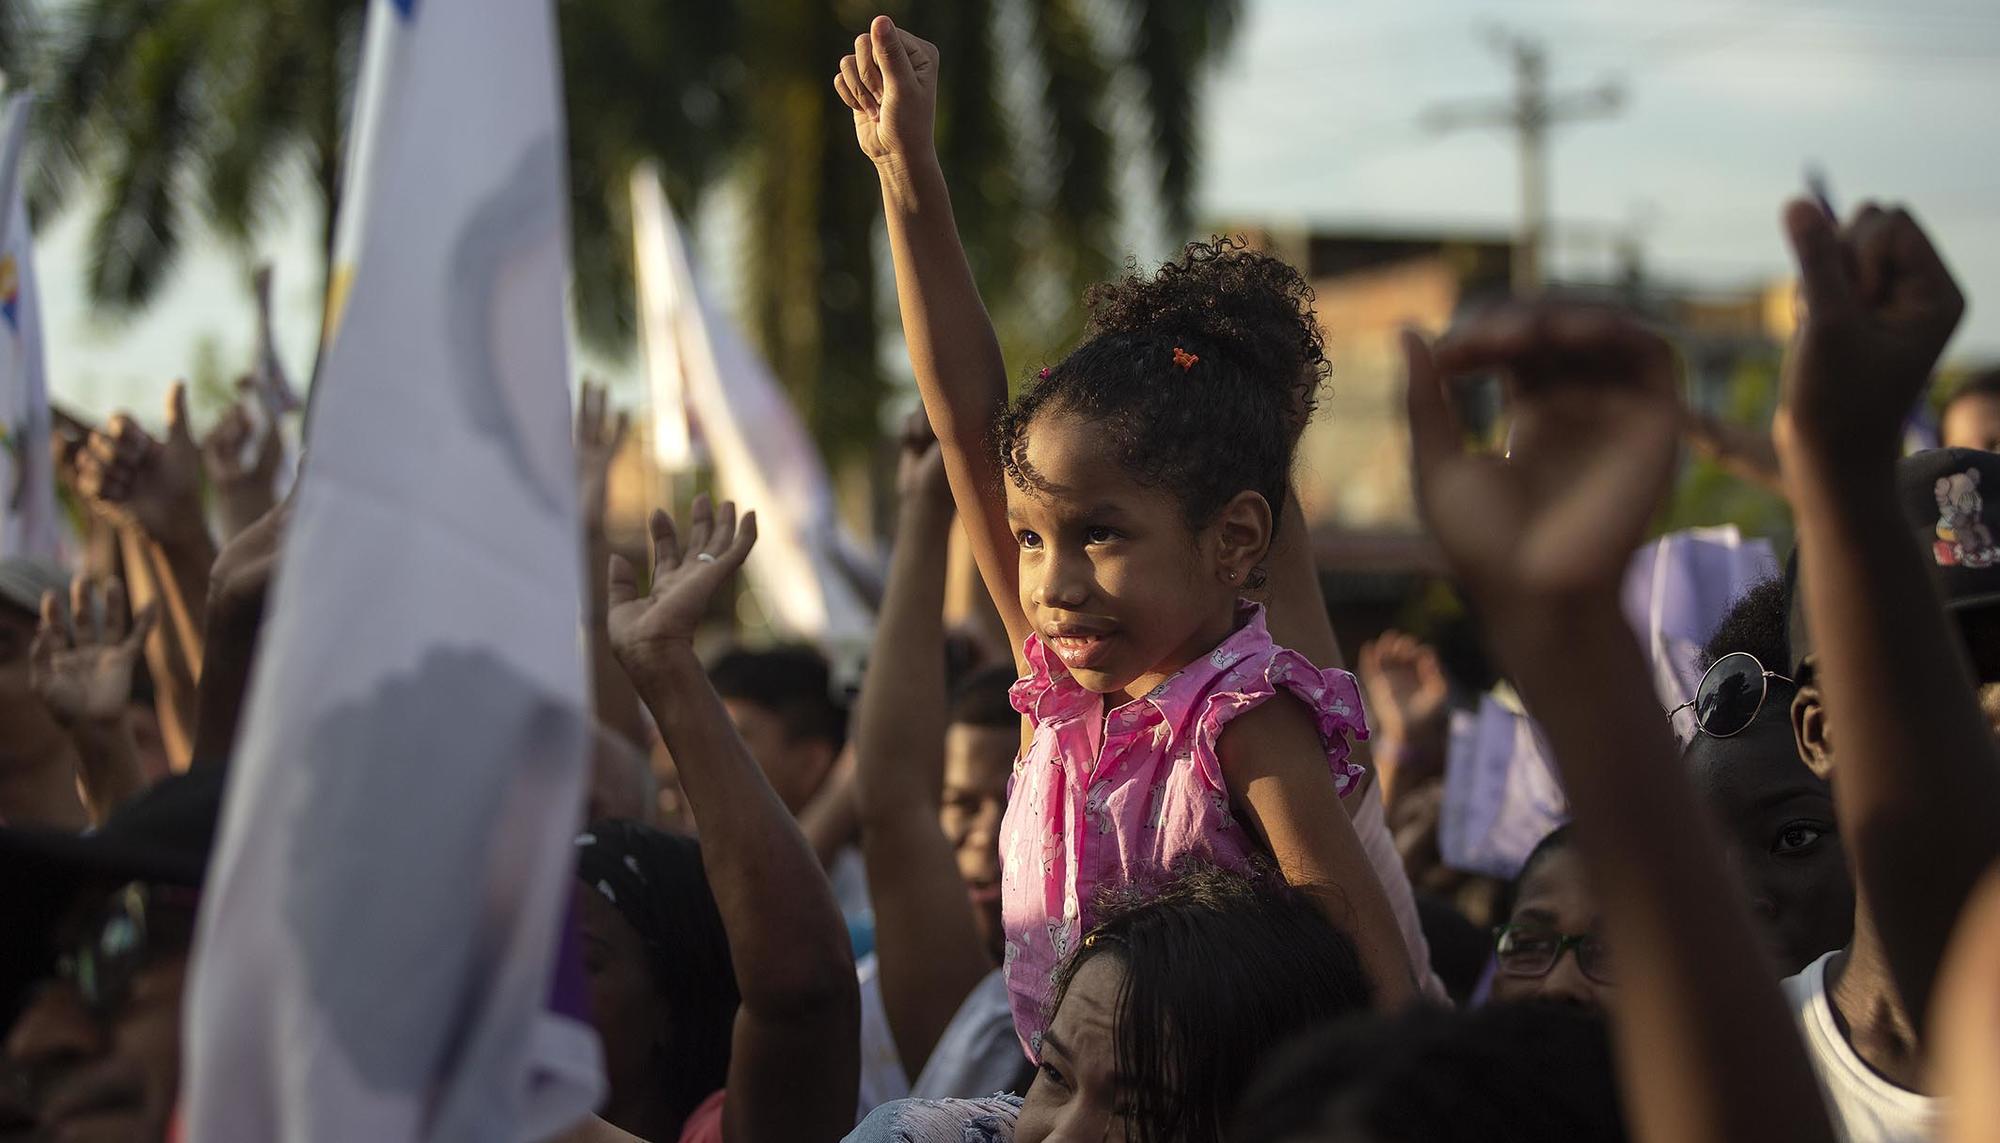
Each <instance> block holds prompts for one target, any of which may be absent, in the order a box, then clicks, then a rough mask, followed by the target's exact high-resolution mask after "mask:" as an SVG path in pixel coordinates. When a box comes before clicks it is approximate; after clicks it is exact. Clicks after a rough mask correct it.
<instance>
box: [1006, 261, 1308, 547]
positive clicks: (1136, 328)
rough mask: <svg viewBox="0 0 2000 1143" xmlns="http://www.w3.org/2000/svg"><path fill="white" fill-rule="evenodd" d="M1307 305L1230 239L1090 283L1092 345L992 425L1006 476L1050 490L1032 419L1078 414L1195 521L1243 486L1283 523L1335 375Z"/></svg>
mask: <svg viewBox="0 0 2000 1143" xmlns="http://www.w3.org/2000/svg"><path fill="white" fill-rule="evenodd" d="M1312 302H1313V292H1312V288H1311V287H1310V286H1308V285H1306V282H1305V279H1304V278H1303V277H1302V276H1300V274H1299V272H1298V271H1297V270H1294V269H1293V268H1292V267H1290V266H1288V265H1286V264H1285V263H1284V262H1282V261H1280V260H1279V259H1277V258H1273V257H1271V256H1270V255H1268V254H1262V253H1259V252H1257V251H1254V250H1250V249H1248V248H1247V247H1246V246H1245V244H1244V242H1243V240H1242V239H1240V238H1227V237H1218V238H1215V239H1214V240H1212V241H1209V242H1193V243H1189V244H1188V246H1187V249H1186V250H1185V251H1184V252H1183V253H1182V255H1181V257H1180V259H1179V260H1177V261H1174V262H1169V263H1167V264H1166V265H1164V266H1162V267H1160V269H1159V272H1158V273H1157V274H1153V275H1151V276H1150V277H1149V276H1147V275H1144V274H1140V273H1138V272H1136V270H1135V272H1134V273H1132V274H1131V275H1129V276H1127V277H1126V278H1125V279H1124V280H1123V281H1118V282H1104V283H1100V284H1098V285H1096V286H1093V287H1091V288H1090V291H1089V292H1088V293H1086V294H1085V295H1084V305H1085V307H1086V308H1087V309H1088V310H1089V325H1088V327H1087V329H1086V332H1085V338H1084V342H1083V344H1082V345H1080V346H1078V347H1077V348H1076V349H1075V350H1074V351H1073V352H1071V353H1070V355H1069V356H1068V357H1066V358H1064V359H1063V360H1062V361H1060V362H1058V363H1057V364H1056V365H1054V366H1051V367H1050V368H1048V369H1045V370H1043V371H1042V372H1041V374H1040V376H1039V377H1038V378H1037V379H1036V380H1035V381H1033V382H1032V383H1030V384H1029V386H1028V388H1027V389H1026V390H1025V391H1024V392H1023V393H1022V394H1021V395H1020V396H1019V397H1018V398H1016V399H1015V400H1014V402H1013V403H1012V404H1011V405H1009V406H1008V408H1007V410H1006V411H1005V412H1004V413H1002V414H1001V415H1000V418H999V420H998V421H997V423H996V424H995V426H994V428H995V437H996V440H995V445H996V447H997V448H998V451H999V454H1000V463H1001V467H1002V470H1003V471H1004V472H1005V473H1006V475H1007V479H1008V480H1010V481H1012V482H1013V483H1014V485H1015V486H1016V487H1018V488H1022V489H1031V490H1033V489H1040V488H1042V487H1045V485H1044V484H1043V483H1042V481H1041V478H1040V477H1039V476H1038V475H1037V474H1036V473H1035V471H1034V469H1033V468H1032V467H1031V466H1030V465H1029V464H1028V460H1027V434H1028V428H1029V426H1030V425H1032V424H1033V423H1034V422H1035V420H1036V419H1037V418H1039V417H1041V416H1043V415H1058V416H1070V417H1079V418H1082V419H1084V420H1087V421H1089V422H1091V424H1092V426H1093V428H1094V429H1095V431H1097V432H1098V433H1099V434H1101V439H1102V440H1103V442H1104V447H1105V448H1106V449H1108V450H1109V452H1110V454H1111V455H1112V456H1113V457H1114V458H1115V459H1117V460H1118V461H1120V462H1121V463H1122V464H1123V466H1124V467H1125V469H1126V471H1128V472H1130V473H1131V474H1132V476H1133V478H1134V479H1136V480H1137V481H1138V482H1139V483H1141V484H1144V485H1147V486H1149V487H1157V488H1162V489H1165V490H1167V491H1168V492H1171V493H1172V494H1173V495H1174V496H1175V497H1176V498H1178V499H1179V500H1180V502H1181V508H1182V510H1183V512H1184V513H1185V516H1186V519H1187V522H1188V525H1189V526H1190V527H1191V528H1200V527H1202V526H1203V525H1205V524H1207V522H1208V521H1209V520H1210V519H1212V518H1213V517H1214V515H1215V513H1216V512H1217V511H1219V510H1220V509H1221V508H1222V506H1223V505H1224V504H1226V503H1228V501H1229V499H1230V497H1232V496H1235V495H1236V494H1237V493H1239V492H1242V491H1243V490H1245V489H1249V490H1251V491H1253V492H1256V493H1258V494H1260V495H1262V496H1263V497H1264V499H1265V500H1266V501H1268V502H1269V503H1270V505H1271V514H1272V516H1273V518H1274V519H1275V518H1276V517H1277V516H1279V515H1280V514H1281V513H1282V511H1283V509H1284V506H1285V494H1286V489H1287V488H1288V486H1289V484H1290V481H1291V468H1292V454H1293V452H1294V450H1295V449H1296V448H1297V446H1298V441H1299V434H1300V432H1301V431H1303V430H1304V428H1305V425H1306V422H1307V421H1308V420H1309V419H1311V417H1312V412H1313V407H1314V405H1315V404H1316V403H1317V397H1318V392H1319V388H1320V385H1321V384H1322V383H1323V382H1324V381H1325V380H1326V376H1327V373H1328V371H1329V369H1328V366H1327V361H1326V347H1325V342H1324V339H1323V337H1322V335H1321V333H1320V327H1319V322H1318V320H1317V319H1316V318H1315V317H1314V316H1313V311H1312ZM1177 350H1178V351H1180V352H1178V353H1177V352H1176V351H1177ZM1187 355H1192V356H1193V358H1194V361H1193V362H1192V363H1191V364H1185V365H1184V364H1182V363H1183V362H1186V361H1187Z"/></svg>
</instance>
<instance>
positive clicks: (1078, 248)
mask: <svg viewBox="0 0 2000 1143" xmlns="http://www.w3.org/2000/svg"><path fill="white" fill-rule="evenodd" d="M1028 9H1029V11H1028V16H1029V21H1028V23H1029V35H1030V38H1031V39H1032V41H1033V43H1034V47H1035V51H1036V54H1037V55H1038V56H1039V57H1040V59H1041V60H1042V63H1043V66H1044V68H1045V69H1046V70H1047V80H1048V82H1047V86H1046V89H1045V91H1044V94H1043V99H1042V103H1043V110H1044V112H1045V114H1046V117H1047V120H1048V136H1049V155H1048V158H1049V161H1050V165H1051V167H1052V171H1051V181H1052V184H1053V188H1054V190H1053V194H1052V197H1051V200H1050V203H1049V222H1050V229H1051V231H1052V232H1053V234H1054V235H1055V237H1056V240H1057V244H1058V246H1059V247H1060V249H1061V250H1062V251H1063V252H1065V253H1066V254H1067V260H1068V262H1069V266H1068V274H1067V277H1068V279H1069V281H1070V284H1071V285H1072V286H1073V287H1074V288H1076V289H1079V290H1080V289H1082V287H1083V286H1085V285H1088V284H1089V283H1090V282H1092V281H1095V280H1096V279H1098V278H1100V277H1102V276H1103V274H1104V272H1105V271H1106V270H1108V269H1109V268H1110V267H1111V266H1112V265H1113V264H1114V263H1115V261H1116V254H1115V252H1114V250H1113V247H1112V242H1113V236H1112V230H1113V224H1114V223H1115V221H1116V217H1117V215H1116V210H1115V209H1114V207H1113V189H1112V188H1113V181H1114V179H1113V164H1114V159H1115V157H1116V153H1115V145H1114V139H1113V136H1112V132H1111V128H1110V126H1109V125H1108V123H1107V122H1106V120H1105V114H1104V104H1105V92H1106V91H1107V89H1108V88H1109V87H1110V83H1111V70H1110V67H1109V66H1108V65H1107V64H1106V62H1105V59H1104V55H1103V53H1102V51H1101V50H1100V49H1099V47H1098V42H1097V32H1096V30H1095V28H1094V27H1093V26H1092V24H1091V21H1090V19H1089V17H1088V15H1087V14H1086V13H1085V12H1084V11H1083V10H1082V7H1081V5H1080V3H1079V0H1028Z"/></svg>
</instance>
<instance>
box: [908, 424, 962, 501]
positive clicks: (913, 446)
mask: <svg viewBox="0 0 2000 1143" xmlns="http://www.w3.org/2000/svg"><path fill="white" fill-rule="evenodd" d="M896 493H897V495H898V496H899V497H901V498H902V499H903V501H904V502H906V503H907V502H908V501H910V500H913V499H916V498H918V497H930V498H933V499H937V500H942V501H943V503H944V506H945V507H946V508H949V507H951V485H949V484H947V483H946V482H945V478H944V450H942V449H940V448H939V447H938V439H937V434H936V433H934V432H932V431H931V419H930V418H929V417H927V416H925V415H924V411H923V409H922V408H921V407H919V408H918V409H916V410H915V411H914V412H912V413H911V414H910V415H909V416H908V417H907V418H905V419H904V421H903V437H902V451H901V453H900V454H899V455H898V456H897V458H896Z"/></svg>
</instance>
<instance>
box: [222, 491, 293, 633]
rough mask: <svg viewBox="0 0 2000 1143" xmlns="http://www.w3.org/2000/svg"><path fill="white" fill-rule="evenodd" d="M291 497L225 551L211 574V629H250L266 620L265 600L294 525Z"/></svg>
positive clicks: (257, 522)
mask: <svg viewBox="0 0 2000 1143" xmlns="http://www.w3.org/2000/svg"><path fill="white" fill-rule="evenodd" d="M291 519H292V501H291V500H290V499H289V498H287V499H285V500H283V501H281V502H279V503H278V504H276V505H273V506H272V508H271V509H270V510H269V511H267V512H265V513H264V515H262V516H260V517H258V518H257V519H256V520H255V521H253V522H252V523H251V524H250V526H249V527H246V528H244V529H243V530H242V531H241V532H238V533H237V534H236V535H235V536H233V537H231V538H230V540H229V542H228V543H225V544H224V545H222V550H221V551H220V552H218V553H216V556H215V564H214V566H213V567H212V568H210V570H209V575H208V621H209V625H210V627H211V628H215V629H220V628H222V627H230V628H232V629H234V628H236V627H238V626H248V627H249V628H250V629H251V630H253V631H254V630H255V627H256V624H257V623H258V622H260V621H261V620H262V619H263V615H264V600H265V597H266V596H267V595H268V594H269V592H270V590H271V580H272V578H273V576H274V575H275V573H276V571H277V567H278V557H279V556H280V555H281V554H282V553H283V550H284V540H285V529H286V527H287V526H288V525H289V524H290V523H291Z"/></svg>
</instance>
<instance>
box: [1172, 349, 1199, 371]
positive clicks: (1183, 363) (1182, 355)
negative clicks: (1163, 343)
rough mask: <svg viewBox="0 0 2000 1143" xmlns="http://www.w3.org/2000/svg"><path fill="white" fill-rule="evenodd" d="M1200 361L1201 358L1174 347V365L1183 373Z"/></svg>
mask: <svg viewBox="0 0 2000 1143" xmlns="http://www.w3.org/2000/svg"><path fill="white" fill-rule="evenodd" d="M1200 360H1201V358H1199V357H1196V356H1195V355H1194V354H1192V353H1189V352H1188V351H1187V350H1185V349H1182V348H1181V347H1180V346H1178V345H1176V346H1174V364H1175V365H1178V366H1180V367H1181V370H1182V371H1183V372H1185V371H1187V370H1189V369H1193V368H1194V363H1195V362H1197V361H1200Z"/></svg>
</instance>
